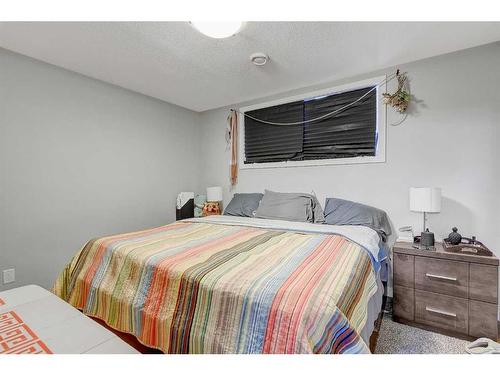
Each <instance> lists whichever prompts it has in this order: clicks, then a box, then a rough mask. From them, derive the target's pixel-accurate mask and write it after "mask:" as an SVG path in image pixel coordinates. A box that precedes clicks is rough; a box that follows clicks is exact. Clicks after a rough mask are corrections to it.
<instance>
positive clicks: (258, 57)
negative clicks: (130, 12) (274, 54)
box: [250, 52, 269, 66]
mask: <svg viewBox="0 0 500 375" xmlns="http://www.w3.org/2000/svg"><path fill="white" fill-rule="evenodd" d="M250 61H251V62H252V63H253V64H254V65H257V66H262V65H266V63H267V62H268V61H269V56H268V55H266V54H265V53H262V52H257V53H254V54H252V55H250Z"/></svg>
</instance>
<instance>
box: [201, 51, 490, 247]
mask: <svg viewBox="0 0 500 375" xmlns="http://www.w3.org/2000/svg"><path fill="white" fill-rule="evenodd" d="M499 66H500V43H494V44H490V45H486V46H482V47H478V48H473V49H469V50H465V51H460V52H457V53H452V54H448V55H443V56H440V57H435V58H431V59H426V60H422V61H417V62H414V63H411V64H407V65H404V66H400V68H401V70H402V71H405V72H407V73H408V75H409V77H410V79H411V92H412V94H413V95H414V100H413V103H412V105H411V108H410V109H409V116H408V118H407V120H406V121H405V122H404V123H402V124H401V125H399V126H396V127H393V126H390V125H388V127H387V161H386V162H385V163H382V164H363V165H334V166H318V167H301V168H274V169H240V170H239V180H238V184H237V186H236V188H235V189H234V191H235V192H262V191H263V190H264V189H265V188H268V189H272V190H277V191H305V192H309V191H312V190H314V191H315V192H316V194H317V196H318V198H320V202H322V203H323V202H324V198H325V197H340V198H346V199H350V200H354V201H358V202H363V203H366V204H369V205H373V206H376V207H379V208H382V209H384V210H385V211H386V212H387V213H388V214H389V216H390V218H391V220H392V222H393V225H394V226H395V227H396V228H398V227H400V226H403V225H413V227H414V228H416V229H418V230H420V228H421V226H422V224H421V222H422V215H421V214H419V213H413V212H410V211H409V209H408V206H409V204H408V188H409V187H410V186H438V187H441V188H442V191H443V202H442V212H441V213H439V214H430V215H428V216H429V220H428V226H429V227H430V229H431V230H433V231H434V232H435V234H436V236H437V237H438V238H442V237H443V236H444V237H446V236H447V235H448V233H449V232H450V231H451V227H453V226H457V227H458V228H459V231H460V232H461V233H462V234H463V235H467V236H471V235H476V236H477V237H478V239H479V240H481V241H483V242H484V243H485V244H486V245H487V246H489V247H490V248H491V249H492V250H493V251H495V252H496V254H497V255H498V256H500V221H499V217H500V214H499V213H500V199H499V194H500V165H499V162H500V152H499V151H498V148H499V144H500V69H499V68H498V67H499ZM392 72H394V69H389V70H386V71H382V72H381V71H377V72H373V73H369V74H366V75H363V76H360V77H353V78H351V79H349V80H344V81H341V82H330V83H328V84H325V85H322V86H314V87H310V88H305V89H303V90H298V91H294V92H293V93H286V94H282V95H280V96H278V97H285V96H289V95H292V94H297V93H300V92H307V91H313V90H316V89H320V88H323V87H333V86H335V85H338V84H343V83H346V82H349V81H357V80H361V79H365V78H368V77H374V76H378V75H380V74H389V73H392ZM389 88H390V90H391V91H392V90H394V84H393V85H392V86H389ZM273 98H275V97H273ZM269 99H270V98H263V99H262V100H257V101H254V102H251V103H241V104H235V105H233V106H230V107H231V108H235V107H240V106H246V105H249V104H255V103H259V102H265V101H267V100H269ZM230 107H228V108H230ZM226 117H227V108H224V109H218V110H213V111H207V112H204V113H202V116H201V122H202V128H201V130H202V132H203V133H202V139H203V142H202V155H203V157H202V161H203V164H202V183H204V185H205V186H210V185H222V186H224V187H225V200H226V204H227V202H228V200H229V199H230V197H231V193H230V191H229V186H230V185H229V178H228V170H229V166H228V163H229V157H230V154H229V152H228V150H226V146H225V139H224V131H225V126H226ZM399 119H400V117H399V115H397V114H396V113H395V112H394V110H392V109H390V108H389V109H388V123H389V124H391V123H394V122H397V121H398V120H399Z"/></svg>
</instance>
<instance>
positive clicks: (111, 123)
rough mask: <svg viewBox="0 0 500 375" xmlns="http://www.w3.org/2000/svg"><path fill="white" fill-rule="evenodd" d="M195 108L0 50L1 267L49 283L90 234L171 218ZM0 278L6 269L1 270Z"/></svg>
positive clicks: (188, 172)
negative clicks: (144, 94)
mask: <svg viewBox="0 0 500 375" xmlns="http://www.w3.org/2000/svg"><path fill="white" fill-rule="evenodd" d="M198 124H199V115H198V114H196V113H194V112H191V111H188V110H185V109H182V108H180V107H176V106H174V105H170V104H167V103H165V102H161V101H158V100H155V99H152V98H149V97H146V96H143V95H139V94H135V93H133V92H131V91H127V90H124V89H121V88H118V87H115V86H112V85H108V84H105V83H103V82H100V81H96V80H93V79H89V78H87V77H84V76H81V75H78V74H75V73H72V72H69V71H65V70H63V69H60V68H57V67H54V66H51V65H48V64H45V63H41V62H39V61H35V60H32V59H30V58H27V57H24V56H21V55H18V54H14V53H11V52H9V51H6V50H3V49H0V270H3V269H6V268H10V267H15V269H16V278H17V282H16V283H15V284H8V285H1V284H2V282H1V278H0V290H2V289H7V288H11V287H15V286H20V285H24V284H28V283H36V284H40V285H42V286H44V287H47V288H48V287H51V286H52V283H53V282H54V280H55V278H56V276H57V274H58V272H59V271H61V270H62V268H63V267H64V265H65V264H66V263H67V262H68V261H69V260H70V259H71V257H72V256H73V255H74V254H75V253H76V252H77V251H78V250H79V249H80V247H81V246H82V245H84V244H85V242H86V241H87V240H89V239H90V238H92V237H96V236H102V235H106V234H113V233H119V232H125V231H132V230H137V229H141V228H147V227H152V226H158V225H163V224H166V223H169V222H171V221H173V220H174V219H175V198H176V195H177V193H178V192H179V191H182V190H193V189H196V187H197V186H198V183H199V181H198V177H197V171H198V170H199V159H198V154H197V153H196V152H192V151H193V150H196V149H197V148H198V147H199V143H200V138H199V136H198V132H197V129H198ZM0 276H1V275H0Z"/></svg>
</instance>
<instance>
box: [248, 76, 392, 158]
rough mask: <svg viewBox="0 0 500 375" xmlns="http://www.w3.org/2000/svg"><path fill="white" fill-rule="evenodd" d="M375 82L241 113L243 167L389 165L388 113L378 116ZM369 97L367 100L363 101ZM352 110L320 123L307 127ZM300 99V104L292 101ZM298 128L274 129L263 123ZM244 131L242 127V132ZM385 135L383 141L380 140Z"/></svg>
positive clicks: (379, 79)
mask: <svg viewBox="0 0 500 375" xmlns="http://www.w3.org/2000/svg"><path fill="white" fill-rule="evenodd" d="M383 79H384V77H382V78H380V77H379V78H377V79H374V80H370V81H369V82H367V81H365V82H361V83H357V84H353V85H349V86H347V85H346V86H344V87H342V88H332V89H329V90H323V92H320V93H310V94H307V95H303V98H300V97H299V98H298V97H295V98H289V99H284V100H281V101H279V102H271V103H265V104H261V105H258V106H253V107H248V108H245V109H244V108H242V109H240V111H241V112H244V113H245V114H246V115H248V116H240V124H241V123H242V122H243V126H244V131H242V132H240V134H243V142H240V145H242V146H240V147H243V150H241V151H243V152H240V155H243V160H240V161H241V162H242V163H240V165H241V167H242V168H254V167H255V168H259V167H260V168H263V167H279V166H301V165H321V164H346V163H363V162H380V161H385V142H380V140H381V139H380V138H385V132H384V131H383V130H384V129H383V128H384V127H383V126H381V125H382V124H384V123H385V114H382V113H379V112H385V111H379V110H378V107H379V106H378V103H379V102H380V100H379V99H380V98H379V93H378V91H379V90H378V89H377V88H376V84H378V83H379V82H381V81H382V80H383ZM364 95H366V96H364ZM361 97H362V99H361V100H359V101H358V102H356V103H354V104H353V105H352V106H349V107H347V108H346V109H344V110H342V111H340V112H338V113H336V114H334V115H332V116H328V117H325V118H323V119H320V120H318V121H312V122H306V123H302V122H303V121H308V120H311V119H315V118H318V117H321V116H323V115H325V114H328V113H331V112H333V111H335V110H338V109H340V108H342V107H344V106H346V105H348V104H350V103H353V102H355V101H356V100H358V99H360V98H361ZM294 99H299V100H294ZM249 116H251V117H253V118H251V117H249ZM256 119H259V120H264V121H268V122H273V123H299V124H295V125H272V124H266V123H262V122H260V121H257V120H256ZM240 129H241V128H240ZM381 136H383V137H381Z"/></svg>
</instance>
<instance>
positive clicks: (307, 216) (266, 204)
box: [255, 190, 324, 223]
mask: <svg viewBox="0 0 500 375" xmlns="http://www.w3.org/2000/svg"><path fill="white" fill-rule="evenodd" d="M255 217H258V218H263V219H275V220H289V221H300V222H309V223H322V222H324V217H323V213H322V210H321V205H320V204H319V202H318V200H317V199H316V197H315V196H313V195H311V194H306V193H277V192H274V191H270V190H265V191H264V196H263V197H262V200H261V202H260V205H259V208H258V209H257V212H256V213H255Z"/></svg>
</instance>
